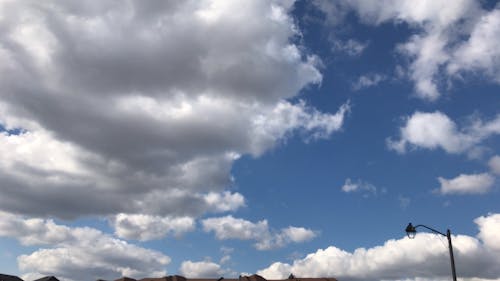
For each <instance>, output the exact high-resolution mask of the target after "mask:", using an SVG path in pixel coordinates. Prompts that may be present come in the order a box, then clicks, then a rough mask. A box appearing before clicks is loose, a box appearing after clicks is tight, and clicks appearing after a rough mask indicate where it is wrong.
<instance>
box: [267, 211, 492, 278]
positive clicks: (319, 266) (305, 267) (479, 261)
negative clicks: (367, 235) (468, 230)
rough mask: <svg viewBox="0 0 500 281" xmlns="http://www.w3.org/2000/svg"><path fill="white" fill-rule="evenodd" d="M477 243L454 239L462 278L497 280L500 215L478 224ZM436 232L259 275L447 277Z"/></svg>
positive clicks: (328, 253)
mask: <svg viewBox="0 0 500 281" xmlns="http://www.w3.org/2000/svg"><path fill="white" fill-rule="evenodd" d="M475 222H476V223H477V224H478V226H479V235H478V237H479V240H478V239H477V238H474V237H470V236H465V235H454V236H453V237H452V239H453V247H454V252H455V262H456V267H457V269H459V274H460V278H466V279H468V278H470V279H473V278H479V279H498V278H499V276H500V258H499V257H500V255H499V254H500V253H499V252H498V250H499V249H500V248H497V247H496V246H498V242H499V240H498V239H496V238H497V235H496V234H497V231H498V228H499V227H500V220H498V214H492V215H488V216H486V217H480V218H478V219H476V220H475ZM443 239H445V238H442V237H440V236H438V235H436V234H430V233H419V234H417V236H416V237H415V239H408V238H406V237H405V238H401V239H398V240H389V241H386V242H385V243H384V244H383V245H381V246H376V247H373V248H368V249H365V248H358V249H356V250H354V251H353V252H348V251H344V250H342V249H339V248H337V247H334V246H330V247H328V248H326V249H319V250H318V251H316V252H314V253H311V254H309V255H307V256H306V257H305V258H303V259H297V260H295V261H294V262H293V263H292V264H288V263H281V262H276V263H273V264H271V265H270V266H269V267H267V268H265V269H263V270H260V271H258V274H260V275H262V276H263V277H265V278H268V279H281V278H287V276H288V275H289V274H290V273H293V274H294V275H296V276H308V277H324V276H334V277H335V278H338V279H339V280H426V279H429V280H440V279H444V278H449V276H450V274H451V273H450V271H451V270H450V263H449V255H448V248H447V246H446V241H445V240H444V241H443Z"/></svg>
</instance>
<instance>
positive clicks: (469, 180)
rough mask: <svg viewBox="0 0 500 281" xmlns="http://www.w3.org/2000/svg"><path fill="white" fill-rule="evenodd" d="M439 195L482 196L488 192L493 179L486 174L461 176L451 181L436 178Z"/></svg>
mask: <svg viewBox="0 0 500 281" xmlns="http://www.w3.org/2000/svg"><path fill="white" fill-rule="evenodd" d="M438 180H439V183H440V184H441V187H440V189H439V192H441V194H484V193H487V192H488V191H490V189H491V187H492V186H493V184H494V183H495V178H494V177H493V176H491V175H490V174H488V173H482V174H471V175H465V174H461V175H459V176H458V177H456V178H453V179H445V178H442V177H439V178H438Z"/></svg>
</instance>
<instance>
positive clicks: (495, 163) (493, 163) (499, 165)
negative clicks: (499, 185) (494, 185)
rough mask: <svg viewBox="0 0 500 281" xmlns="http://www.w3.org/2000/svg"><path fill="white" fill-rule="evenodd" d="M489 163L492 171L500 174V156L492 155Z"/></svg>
mask: <svg viewBox="0 0 500 281" xmlns="http://www.w3.org/2000/svg"><path fill="white" fill-rule="evenodd" d="M488 165H489V166H490V170H491V172H492V173H494V174H496V175H500V156H498V155H495V156H493V157H491V159H490V161H489V162H488Z"/></svg>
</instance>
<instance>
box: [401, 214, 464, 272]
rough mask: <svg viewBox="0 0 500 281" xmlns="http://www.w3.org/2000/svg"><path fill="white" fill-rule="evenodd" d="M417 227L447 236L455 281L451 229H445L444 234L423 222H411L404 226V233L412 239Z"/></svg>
mask: <svg viewBox="0 0 500 281" xmlns="http://www.w3.org/2000/svg"><path fill="white" fill-rule="evenodd" d="M418 227H423V228H427V229H428V230H430V231H432V232H434V233H436V234H441V235H443V236H445V237H446V238H448V248H449V250H450V260H451V274H452V276H453V281H457V272H456V271H455V258H454V257H453V246H452V245H451V231H450V230H449V229H447V230H446V234H444V233H442V232H440V231H437V230H435V229H434V228H431V227H428V226H425V225H423V224H419V225H416V226H413V225H412V224H411V222H410V223H409V224H408V226H407V227H406V235H408V238H410V239H413V238H415V235H417V228H418Z"/></svg>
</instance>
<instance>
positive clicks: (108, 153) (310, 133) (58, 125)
mask: <svg viewBox="0 0 500 281" xmlns="http://www.w3.org/2000/svg"><path fill="white" fill-rule="evenodd" d="M0 5H1V7H0V19H1V25H2V28H1V30H0V74H1V75H0V89H1V90H0V124H1V125H2V127H4V128H6V129H7V131H3V132H1V133H0V149H1V154H2V159H1V160H0V181H1V182H2V185H1V186H0V192H1V193H2V194H3V196H1V197H0V208H1V209H3V210H6V211H10V212H16V213H23V214H36V215H43V216H55V217H62V218H74V217H78V216H82V215H116V214H119V213H127V214H145V215H151V216H161V217H185V216H189V217H196V216H200V215H202V214H205V213H207V212H226V211H234V210H236V209H237V208H239V207H241V206H243V205H244V198H243V196H242V195H241V194H239V193H230V192H229V191H228V189H229V188H230V187H231V185H232V183H233V178H232V176H231V167H232V164H233V162H234V161H235V160H237V159H238V158H239V157H240V156H241V155H244V154H251V155H253V156H259V155H261V154H263V153H265V152H266V151H268V150H269V149H271V148H272V147H274V146H275V145H277V144H279V143H280V142H281V141H283V140H284V139H286V138H287V137H289V136H291V135H292V134H294V133H298V134H300V135H301V136H302V137H303V138H304V140H306V141H309V140H313V139H319V138H328V137H329V136H330V135H331V134H332V133H334V132H335V131H338V130H339V129H341V127H342V125H343V122H344V116H345V114H346V113H347V112H348V110H349V106H348V105H344V106H342V107H341V108H340V109H339V111H338V112H336V113H323V112H319V111H317V110H316V109H315V108H312V107H310V106H308V105H307V104H305V103H304V102H293V103H292V102H290V101H289V100H290V99H289V98H292V97H294V96H296V95H297V94H298V93H299V91H300V90H301V89H303V88H304V87H306V86H308V85H314V84H319V83H320V82H321V80H322V75H321V73H320V72H319V70H318V68H317V65H318V64H320V60H319V58H318V57H316V56H314V55H313V54H309V53H306V52H305V48H302V46H300V45H299V43H293V42H295V41H296V40H293V39H294V38H295V37H296V36H298V35H300V31H299V30H298V28H297V26H296V25H295V24H294V21H293V19H292V18H291V16H290V15H289V12H290V11H291V9H292V6H291V5H292V2H290V1H246V2H245V1H244V2H239V3H236V2H234V1H182V2H175V3H174V2H172V3H165V4H156V3H151V2H144V1H136V0H128V1H125V2H122V3H116V2H114V1H108V0H104V1H91V2H86V3H83V2H82V3H69V2H59V1H44V2H43V3H38V2H32V1H23V2H20V1H4V2H2V3H1V4H0ZM242 5H243V6H245V9H241V7H242ZM235 27H237V28H235Z"/></svg>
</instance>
